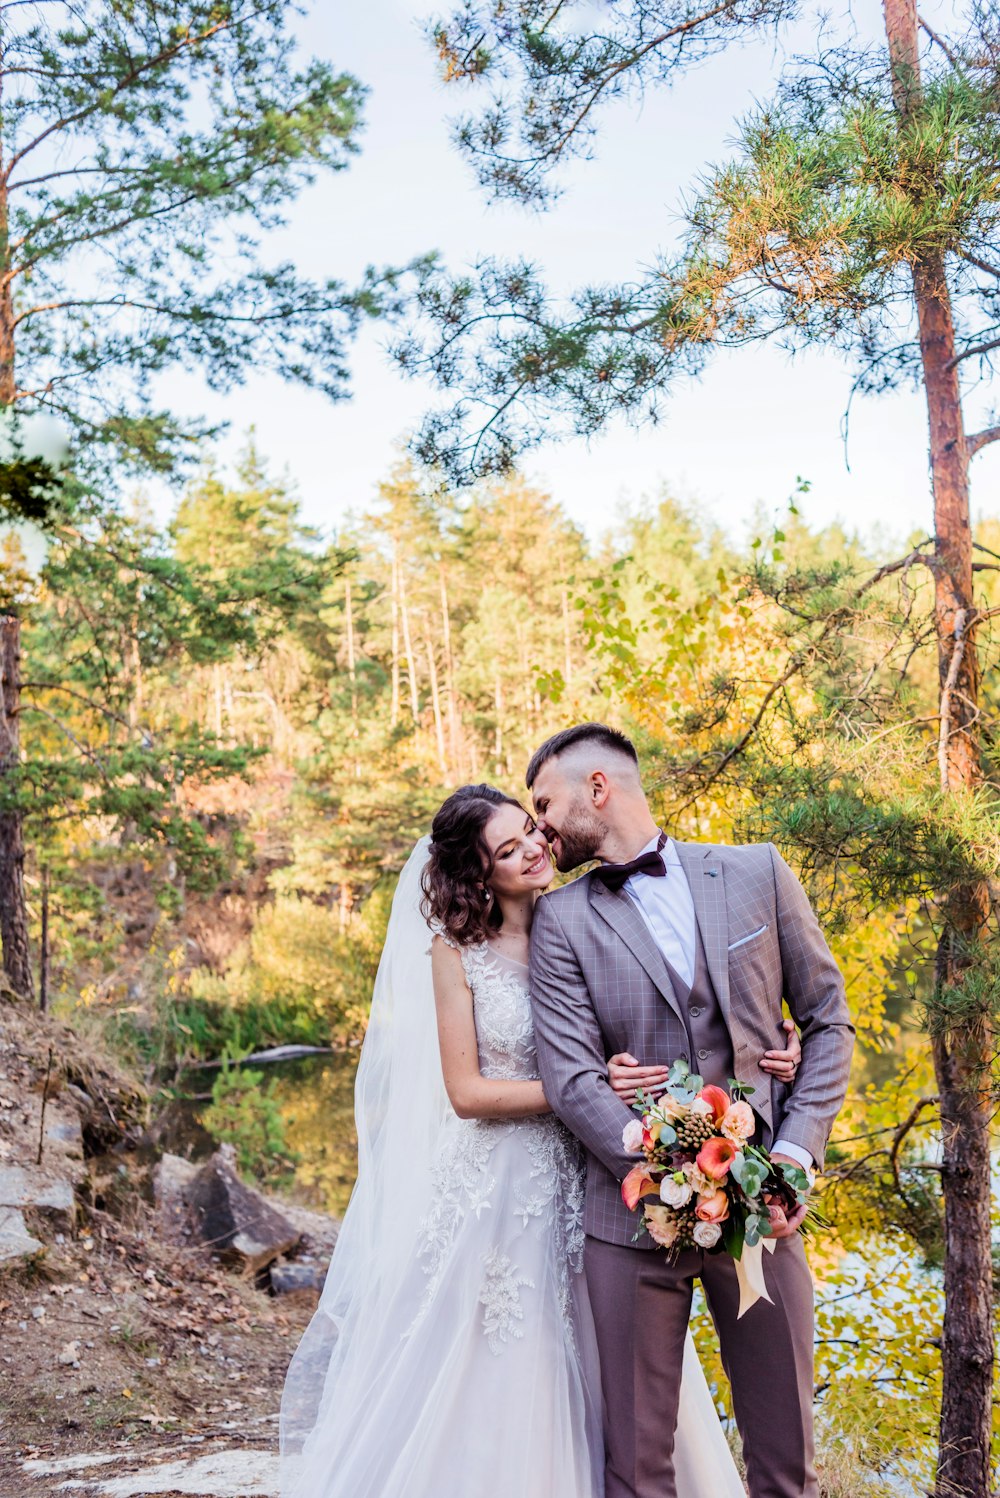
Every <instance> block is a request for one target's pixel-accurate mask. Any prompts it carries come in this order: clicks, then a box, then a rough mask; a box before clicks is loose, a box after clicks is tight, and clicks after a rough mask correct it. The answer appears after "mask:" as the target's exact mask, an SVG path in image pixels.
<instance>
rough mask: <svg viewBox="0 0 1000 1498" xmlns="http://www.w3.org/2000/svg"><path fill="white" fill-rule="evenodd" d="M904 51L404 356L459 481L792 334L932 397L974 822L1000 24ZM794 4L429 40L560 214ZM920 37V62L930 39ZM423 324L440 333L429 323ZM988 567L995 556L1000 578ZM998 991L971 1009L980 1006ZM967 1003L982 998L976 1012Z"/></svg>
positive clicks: (950, 1107) (423, 443)
mask: <svg viewBox="0 0 1000 1498" xmlns="http://www.w3.org/2000/svg"><path fill="white" fill-rule="evenodd" d="M883 9H884V26H885V45H884V47H882V48H871V49H867V50H861V49H859V48H858V47H857V46H856V45H855V44H854V43H853V42H851V41H845V42H843V43H840V44H838V43H837V42H836V41H835V39H833V38H832V37H831V36H830V35H829V34H828V33H824V50H823V52H822V54H821V55H818V56H817V57H816V59H815V61H814V62H810V61H809V60H804V61H799V62H797V63H796V64H795V65H793V66H791V67H790V68H789V69H788V70H787V71H786V73H785V74H784V76H783V77H782V78H781V80H780V81H779V84H778V87H777V90H776V93H775V96H774V98H773V99H772V100H771V101H770V102H768V103H767V104H765V105H763V106H762V107H761V108H760V109H758V110H757V111H756V112H755V114H754V115H753V116H752V117H751V118H750V119H749V120H747V121H745V122H744V123H743V125H742V127H741V132H740V139H739V143H738V149H737V154H736V155H735V157H734V159H733V160H732V161H731V162H729V163H727V164H725V165H724V166H722V167H720V168H717V169H714V170H712V171H711V172H709V174H708V177H707V181H706V183H705V185H704V186H703V188H702V189H701V190H700V191H699V193H698V194H697V195H696V197H695V198H694V200H693V202H692V204H691V206H690V207H689V208H688V209H687V210H686V212H685V222H686V233H685V243H684V245H683V247H682V249H681V251H680V253H679V254H672V253H664V254H663V255H661V256H660V257H659V259H658V261H657V263H656V264H655V266H654V267H653V269H651V270H650V271H648V272H646V273H644V274H640V275H638V276H636V277H634V278H633V279H631V280H629V281H628V282H623V283H622V284H620V285H617V286H610V287H608V286H600V287H585V288H582V289H581V290H579V291H577V292H576V293H574V294H573V295H572V296H571V297H570V298H569V299H568V301H562V302H560V301H559V300H557V299H556V298H554V297H552V296H551V295H550V294H549V292H548V291H547V289H546V288H545V286H544V285H543V284H542V282H541V281H540V279H539V277H538V275H537V274H536V272H535V271H534V270H533V269H532V268H531V267H530V266H527V265H522V264H500V263H496V262H486V263H484V264H483V265H482V266H480V268H479V271H478V273H477V275H476V276H472V277H469V276H466V277H462V278H460V279H451V278H449V276H448V275H447V274H446V272H445V271H444V270H443V269H441V268H440V267H430V268H429V269H428V270H427V272H426V273H425V277H424V281H423V288H422V292H421V297H420V310H421V313H422V314H423V317H424V318H425V320H426V321H425V324H424V326H423V328H422V329H420V328H418V329H416V330H415V331H414V334H413V336H412V337H411V338H410V339H408V340H407V341H406V342H405V343H404V344H403V345H401V347H400V356H401V358H402V360H403V362H404V364H408V365H410V366H411V367H412V366H420V367H429V368H430V369H432V370H433V371H434V372H436V374H437V375H438V377H439V379H440V380H441V382H442V383H443V384H444V385H446V386H448V387H451V388H455V389H459V390H461V392H462V394H461V397H460V399H459V400H458V401H457V402H456V403H455V405H454V406H453V407H452V409H451V410H446V411H440V410H439V411H437V412H436V413H435V414H434V416H433V417H431V418H430V419H429V420H428V422H427V423H426V425H425V427H424V431H423V435H422V438H421V440H420V442H419V444H418V450H419V451H420V453H421V455H422V456H423V457H424V458H426V459H428V460H431V461H441V462H444V463H445V464H446V465H448V466H449V468H450V469H451V471H453V472H456V471H465V472H467V471H468V469H469V466H470V465H472V466H473V467H474V468H475V469H476V471H480V472H481V471H484V470H487V471H488V470H491V469H495V468H497V467H501V468H502V467H504V466H505V465H507V464H508V463H509V462H510V461H511V459H512V458H513V456H514V455H516V454H517V453H518V452H519V451H522V450H523V449H524V448H526V447H529V446H531V445H532V444H534V443H537V442H538V441H540V440H542V439H543V437H544V438H551V436H552V435H553V431H554V430H555V429H557V428H558V426H559V425H560V424H561V426H562V429H563V430H564V431H565V430H572V431H575V432H578V433H584V434H589V433H592V432H595V431H597V430H598V429H599V428H600V427H601V425H602V424H603V423H604V422H605V421H606V420H607V419H608V418H609V417H610V416H611V415H613V414H617V413H622V412H624V413H630V414H632V415H634V416H636V417H641V416H649V415H650V414H656V413H658V412H659V410H660V409H661V406H662V404H663V399H664V392H665V391H667V390H668V389H669V386H670V384H671V382H672V381H673V380H674V379H676V378H677V377H679V376H683V375H688V374H691V373H697V372H698V371H699V370H700V369H701V368H702V366H703V364H704V361H705V359H706V358H707V356H708V354H709V353H710V352H711V351H712V350H713V349H715V348H717V347H738V346H741V345H744V344H746V343H748V342H751V341H753V340H755V339H768V338H776V339H779V340H781V341H782V342H783V343H784V344H785V345H790V346H793V347H805V346H813V345H820V346H827V347H834V348H837V349H840V350H842V351H844V352H845V353H846V354H847V355H849V357H851V358H852V359H853V360H854V362H855V366H856V368H857V371H858V374H857V382H858V385H859V386H860V387H861V388H864V389H869V390H888V389H891V388H894V387H896V386H898V385H900V384H901V383H904V382H907V381H910V380H915V381H916V382H917V383H918V384H919V385H920V386H921V387H922V389H923V391H924V394H925V398H926V406H927V417H928V431H929V460H930V474H931V486H932V491H933V505H934V525H933V537H932V539H931V541H930V542H928V543H927V545H926V546H924V547H918V548H917V552H918V555H919V559H920V563H919V564H920V565H924V566H926V567H927V568H929V570H930V573H931V576H932V577H933V581H934V589H935V600H936V601H935V626H934V627H935V635H936V640H937V651H938V691H937V707H936V715H937V723H938V738H937V745H936V761H937V771H938V791H939V794H940V795H941V796H942V797H943V798H944V799H945V801H946V802H951V801H954V802H955V804H956V805H957V806H958V807H959V808H961V807H963V806H965V807H968V808H969V809H970V811H969V814H970V817H971V816H972V810H971V809H972V808H974V807H975V806H976V805H978V804H979V803H980V802H981V800H982V797H983V794H984V789H985V786H984V781H985V777H986V775H987V773H988V765H987V764H984V754H986V752H987V750H988V747H989V741H988V733H987V730H986V728H985V727H984V724H983V719H982V704H981V701H980V678H981V670H982V662H981V648H980V647H979V646H977V634H978V632H979V629H980V626H981V624H982V623H983V621H984V619H985V617H987V614H988V610H987V609H985V608H984V607H983V605H982V603H981V601H980V600H979V599H978V598H977V596H976V593H975V591H974V587H973V581H974V576H973V558H974V544H973V538H972V527H971V521H970V496H969V465H970V462H971V460H972V458H973V457H974V456H975V454H976V453H977V452H980V451H981V450H982V449H983V448H984V447H986V446H987V445H988V444H990V443H992V442H995V441H997V440H1000V426H995V425H988V426H986V427H984V428H982V429H981V430H979V431H976V432H970V431H968V430H967V427H966V421H965V418H964V413H963V374H964V373H965V372H966V371H968V372H969V377H970V378H972V377H973V373H976V374H978V375H979V376H980V377H981V378H982V379H983V380H985V381H988V380H989V379H990V377H991V375H992V364H991V359H992V357H993V356H994V355H995V353H996V351H997V349H998V348H1000V266H998V264H997V256H996V236H997V231H998V228H1000V108H998V99H1000V92H998V87H997V85H998V78H1000V31H998V27H997V17H996V12H995V10H991V9H989V8H988V7H970V10H969V13H968V17H967V22H966V31H965V34H962V35H957V36H954V37H943V36H939V35H938V34H937V33H936V32H935V31H934V30H933V29H932V28H931V27H930V26H929V25H928V24H927V23H926V22H924V21H922V20H921V18H920V17H919V16H918V14H917V10H916V6H915V3H914V0H884V7H883ZM781 14H782V12H781V8H780V7H773V8H769V7H752V8H743V7H741V6H740V5H738V4H725V5H723V6H722V7H721V8H714V9H713V10H711V11H705V12H699V11H697V9H696V8H689V7H687V6H685V5H684V4H678V5H672V4H649V3H647V0H632V3H627V4H624V5H621V6H616V7H615V8H614V15H613V16H610V15H609V17H608V18H607V24H606V25H605V26H602V28H601V30H600V31H596V30H595V31H592V30H590V29H588V18H587V16H586V14H585V13H584V12H583V10H582V8H577V7H573V6H568V7H566V6H557V7H555V8H551V7H547V6H543V5H541V4H534V3H529V4H527V5H525V6H521V7H519V8H518V11H517V14H516V17H511V16H510V15H509V14H508V8H507V7H506V6H505V5H500V4H498V3H493V0H484V3H482V4H479V3H470V4H467V5H465V6H463V7H462V9H461V10H460V11H458V12H457V13H456V14H455V16H454V17H453V18H452V19H451V20H449V21H446V22H443V23H441V24H440V25H439V26H438V27H437V29H436V33H435V38H436V43H437V47H438V51H439V54H440V56H441V58H442V60H443V63H444V67H445V72H446V75H447V76H449V77H451V78H453V79H459V78H465V79H468V78H473V79H485V80H487V82H488V81H489V80H490V79H491V78H494V77H495V78H496V79H497V80H498V82H497V90H496V93H495V96H494V99H493V101H492V102H491V103H490V104H489V105H488V106H487V108H486V109H485V110H484V111H483V112H482V113H481V114H480V115H479V116H472V117H470V118H469V119H467V120H466V121H465V122H464V123H463V125H462V126H461V128H460V131H459V143H460V146H461V148H462V149H463V150H464V151H465V152H466V153H467V154H468V155H470V156H471V158H472V159H473V161H474V163H475V165H476V167H477V169H478V171H479V174H480V177H481V180H482V181H483V182H484V183H485V184H486V185H487V186H488V187H489V188H490V189H491V190H492V191H493V192H495V193H497V194H499V195H507V196H511V197H514V198H517V199H520V200H528V201H534V202H548V201H551V196H552V194H551V189H550V183H551V175H552V169H553V168H555V167H557V166H558V165H559V164H560V163H561V162H564V161H566V160H568V159H570V158H571V157H573V156H574V155H581V154H587V153H589V151H590V150H591V147H592V144H593V140H594V137H595V133H596V119H597V116H598V112H599V109H600V107H601V106H602V104H604V103H605V102H606V101H607V100H608V99H609V98H613V97H615V96H622V95H625V94H629V93H634V92H636V91H638V90H640V89H642V88H643V87H647V86H653V85H659V84H662V83H665V82H669V80H670V78H671V76H672V75H673V74H674V73H675V72H676V71H677V70H678V69H680V68H683V67H684V66H685V65H686V64H687V62H688V61H691V60H695V59H697V58H698V56H699V55H702V56H703V55H704V54H705V52H707V51H713V50H715V49H717V48H718V46H720V45H722V44H724V43H725V42H726V41H727V40H729V39H730V38H732V39H735V38H737V37H738V35H739V34H740V33H741V32H744V33H747V34H749V32H750V30H751V29H752V28H753V27H754V26H755V25H756V24H758V23H759V22H761V21H762V20H766V19H780V16H781ZM921 33H923V45H922V46H921ZM428 323H429V324H430V327H429V328H428V326H427V324H428ZM986 565H991V564H990V563H986ZM966 867H967V871H971V872H969V876H968V877H963V878H960V879H957V880H950V879H949V871H948V870H947V869H945V868H942V870H941V877H942V884H941V886H940V888H939V889H938V892H937V893H938V910H939V926H938V929H939V944H938V950H937V965H936V990H935V992H936V995H937V997H936V1000H935V1002H936V1004H937V1010H938V1014H939V1017H940V1016H943V1015H945V1014H946V1013H950V1014H951V1019H950V1020H949V1021H948V1022H947V1023H946V1022H945V1021H944V1020H943V1019H942V1020H941V1023H939V1024H937V1025H932V1033H933V1035H934V1051H935V1062H936V1068H937V1079H938V1087H939V1092H940V1115H941V1125H942V1135H943V1139H944V1149H945V1163H944V1174H943V1181H944V1191H945V1239H946V1250H945V1260H944V1264H945V1284H946V1296H947V1314H946V1319H945V1329H944V1336H943V1342H942V1367H943V1400H942V1411H941V1428H940V1462H939V1473H938V1498H946V1495H948V1498H955V1495H963V1498H978V1495H981V1494H983V1493H985V1492H987V1491H988V1490H990V1487H991V1482H990V1457H989V1433H990V1409H991V1398H992V1388H993V1372H994V1352H993V1319H992V1318H993V1294H992V1283H991V1277H990V1269H989V1266H990V1202H991V1179H990V1160H989V1123H990V1116H991V1106H992V1105H991V1103H990V1095H989V1089H988V1087H987V1085H986V1077H987V1075H988V1071H989V1067H990V1062H991V1059H992V1046H993V1042H992V1031H993V1025H994V1023H995V1015H996V1002H995V992H994V986H993V985H991V983H990V981H989V980H988V978H987V976H986V974H987V973H988V970H989V969H988V963H987V962H986V954H985V943H986V940H987V936H988V923H989V920H990V916H991V896H990V887H989V881H988V878H987V877H986V876H985V874H984V873H983V872H982V870H981V869H980V868H979V866H978V865H977V864H976V861H975V859H971V860H970V862H969V863H968V864H967V866H966ZM977 995H978V997H977ZM963 1004H964V1006H965V1007H964V1008H963Z"/></svg>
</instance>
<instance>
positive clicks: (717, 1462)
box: [281, 785, 799, 1498]
mask: <svg viewBox="0 0 1000 1498" xmlns="http://www.w3.org/2000/svg"><path fill="white" fill-rule="evenodd" d="M551 878H552V865H551V861H550V858H549V851H548V845H547V843H546V841H545V839H544V837H543V836H542V835H541V834H540V833H539V832H538V831H537V830H536V828H535V825H534V822H533V821H532V819H531V817H530V816H529V815H528V814H527V813H526V812H525V810H524V808H523V807H522V806H521V805H520V804H519V803H518V802H516V801H514V800H512V799H511V798H509V797H508V796H506V795H504V794H503V793H502V792H501V791H498V790H496V789H495V788H494V787H492V786H488V785H478V786H465V787H463V788H462V789H461V790H459V791H456V792H455V793H454V795H452V796H449V798H448V800H447V801H445V803H444V805H443V806H442V807H441V809H440V810H439V811H438V813H437V815H436V816H435V818H434V822H433V826H432V830H431V837H430V840H429V841H428V840H427V839H423V840H422V841H421V842H420V843H418V844H417V847H416V848H415V850H414V852H413V854H412V855H411V857H410V859H409V862H408V863H407V865H406V867H405V869H404V870H403V873H402V876H401V877H400V881H399V886H398V888H397V890H396V895H395V898H394V901H393V907H392V915H391V918H390V921H389V930H388V934H387V937H386V943H385V948H384V950H383V954H382V959H381V963H380V965H379V971H378V977H377V978H376V983H375V992H374V996H373V1002H372V1012H371V1020H370V1023H369V1028H368V1032H367V1035H366V1038H365V1043H364V1047H363V1049H362V1054H361V1062H360V1065H359V1068H358V1079H357V1086H356V1115H357V1128H358V1167H359V1174H358V1183H357V1186H356V1187H355V1190H354V1195H353V1196H352V1198H351V1203H350V1206H349V1208H348V1211H347V1214H346V1216H345V1218H344V1223H343V1227H342V1228H341V1232H340V1237H339V1239H338V1242H337V1248H336V1252H335V1254H334V1258H333V1262H332V1264H331V1267H330V1272H329V1275H328V1278H327V1283H326V1287H325V1289H324V1292H323V1296H322V1299H321V1301H320V1305H319V1308H318V1310H317V1312H316V1315H315V1316H314V1318H313V1320H312V1322H311V1323H310V1326H309V1328H308V1329H307V1331H306V1334H305V1336H304V1337H303V1339H302V1342H301V1343H300V1345H299V1348H298V1350H297V1351H296V1354H295V1357H294V1359H293V1361H292V1365H291V1368H290V1370H289V1374H288V1379H287V1382H286V1385H285V1392H284V1397H283V1400H282V1412H281V1448H282V1463H281V1471H282V1498H390V1495H391V1498H459V1495H461V1498H601V1495H602V1494H603V1491H604V1458H603V1447H602V1440H601V1402H600V1376H599V1369H598V1364H597V1348H596V1344H595V1339H594V1330H593V1325H592V1321H591V1314H590V1307H589V1303H588V1301H587V1294H586V1287H585V1282H584V1277H583V1273H582V1250H583V1175H582V1167H581V1161H580V1157H579V1152H578V1146H577V1144H576V1142H575V1141H574V1140H573V1139H572V1138H571V1136H570V1135H569V1134H568V1133H567V1132H566V1131H565V1129H564V1128H563V1127H562V1125H561V1124H560V1123H559V1122H558V1121H557V1119H556V1118H555V1117H554V1115H553V1114H552V1112H551V1110H550V1109H549V1105H548V1102H547V1101H546V1098H545V1094H544V1092H543V1090H542V1085H541V1083H540V1082H539V1080H538V1072H537V1067H536V1063H535V1048H534V1041H533V1034H532V1024H531V1009H530V1004H529V997H528V982H527V978H528V939H529V932H530V928H531V916H532V909H533V906H534V902H535V899H536V898H537V896H538V895H539V894H540V893H541V891H542V890H543V889H544V888H545V887H546V885H547V884H548V883H549V882H550V880H551ZM431 932H434V933H436V934H435V935H434V937H433V940H432V937H431ZM435 1011H436V1016H437V1024H436V1025H435ZM789 1044H790V1045H791V1046H792V1049H791V1050H790V1051H784V1052H772V1053H769V1054H768V1056H767V1057H765V1058H763V1059H762V1061H761V1065H762V1066H763V1067H764V1068H765V1070H769V1071H771V1072H773V1073H775V1074H776V1075H779V1076H782V1077H786V1078H787V1077H790V1076H791V1075H793V1074H794V1068H795V1065H796V1062H797V1056H798V1054H799V1047H798V1041H797V1037H795V1036H794V1032H793V1035H792V1037H791V1038H790V1041H789ZM664 1059H669V1058H664ZM609 1078H610V1081H611V1085H613V1086H614V1087H615V1089H616V1091H618V1092H619V1093H620V1094H621V1095H622V1096H623V1097H625V1098H627V1099H630V1098H631V1097H632V1096H633V1095H634V1091H635V1088H636V1086H642V1087H643V1088H645V1089H646V1090H647V1091H648V1090H650V1089H651V1088H652V1089H654V1090H655V1088H656V1087H657V1086H658V1085H662V1084H663V1082H664V1081H665V1080H666V1071H665V1069H664V1068H652V1067H641V1068H640V1067H638V1066H636V1065H635V1063H634V1061H633V1058H632V1057H623V1056H619V1057H613V1058H612V1060H611V1062H609ZM675 1465H676V1472H677V1492H678V1498H708V1495H711V1498H743V1495H744V1489H743V1485H742V1483H741V1482H740V1480H739V1478H738V1476H737V1472H736V1468H735V1466H734V1464H733V1461H732V1458H731V1456H730V1453H729V1449H728V1446H727V1444H726V1441H725V1438H724V1435H723V1433H722V1428H721V1426H720V1424H719V1420H718V1417H717V1415H716V1411H715V1407H714V1404H713V1401H712V1397H711V1394H710V1392H709V1389H708V1385H707V1384H706V1382H705V1378H704V1375H703V1373H702V1370H701V1366H700V1364H699V1362H698V1358H697V1355H696V1353H695V1351H694V1348H693V1345H692V1343H691V1341H690V1338H689V1339H688V1343H687V1347H686V1350H685V1357H684V1376H683V1382H682V1391H681V1402H680V1410H679V1414H678V1421H677V1435H676V1445H675Z"/></svg>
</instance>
